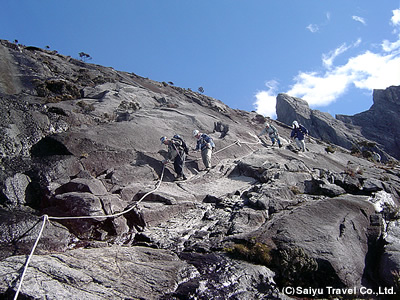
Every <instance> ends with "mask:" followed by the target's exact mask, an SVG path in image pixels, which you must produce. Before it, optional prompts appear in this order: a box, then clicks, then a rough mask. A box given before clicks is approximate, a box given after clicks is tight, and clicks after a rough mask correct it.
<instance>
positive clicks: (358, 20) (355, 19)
mask: <svg viewBox="0 0 400 300" xmlns="http://www.w3.org/2000/svg"><path fill="white" fill-rule="evenodd" d="M352 18H353V20H354V21H357V22H360V23H362V24H364V25H367V22H365V19H364V18H362V17H359V16H352Z"/></svg>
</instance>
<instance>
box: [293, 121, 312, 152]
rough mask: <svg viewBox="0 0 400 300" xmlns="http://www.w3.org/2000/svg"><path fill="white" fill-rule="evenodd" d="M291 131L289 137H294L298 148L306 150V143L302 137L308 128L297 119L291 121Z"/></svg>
mask: <svg viewBox="0 0 400 300" xmlns="http://www.w3.org/2000/svg"><path fill="white" fill-rule="evenodd" d="M292 128H293V129H292V133H291V135H290V137H291V138H294V140H295V141H296V144H297V146H298V147H299V148H300V150H301V151H302V152H305V151H306V143H305V141H304V137H305V136H306V135H307V134H308V130H307V129H306V128H305V127H304V126H303V125H301V124H299V123H298V122H297V121H293V123H292Z"/></svg>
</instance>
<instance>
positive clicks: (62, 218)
mask: <svg viewBox="0 0 400 300" xmlns="http://www.w3.org/2000/svg"><path fill="white" fill-rule="evenodd" d="M241 144H248V145H249V144H253V145H255V144H261V142H260V141H258V142H254V143H250V142H242V141H239V140H237V141H235V142H233V143H232V144H230V145H228V146H226V147H224V148H222V149H220V150H218V151H216V152H214V154H217V153H219V152H222V151H224V150H226V149H228V148H230V147H232V146H234V145H239V146H241ZM196 160H197V159H196ZM193 161H195V160H193ZM164 171H165V165H163V167H162V171H161V175H160V179H159V180H158V182H157V184H156V186H155V188H154V189H153V190H151V191H149V192H147V193H146V194H144V195H143V196H142V197H141V198H140V199H139V200H138V201H137V202H136V203H135V205H133V206H132V207H130V208H128V209H127V210H124V211H122V212H119V213H115V214H111V215H91V216H67V217H53V216H48V215H43V216H42V217H43V222H42V226H41V228H40V231H39V234H38V236H37V238H36V241H35V243H34V245H33V247H32V250H31V252H30V254H29V256H28V257H27V260H26V262H25V266H24V269H23V271H22V274H21V277H20V281H19V284H18V288H17V291H16V293H15V296H14V300H17V299H18V295H19V293H20V291H21V287H22V283H23V281H24V277H25V274H26V270H27V269H28V266H29V263H30V261H31V259H32V256H33V254H34V252H35V250H36V247H37V245H38V243H39V240H40V238H41V237H42V234H43V230H44V228H45V225H46V222H47V221H49V220H76V219H93V218H116V217H119V216H122V215H124V214H126V213H128V212H130V211H131V210H133V209H134V208H135V207H137V206H138V205H139V203H140V202H142V201H143V199H144V198H146V197H147V196H148V195H150V194H152V193H154V192H156V191H157V190H158V189H159V187H160V185H161V182H162V180H163V177H164Z"/></svg>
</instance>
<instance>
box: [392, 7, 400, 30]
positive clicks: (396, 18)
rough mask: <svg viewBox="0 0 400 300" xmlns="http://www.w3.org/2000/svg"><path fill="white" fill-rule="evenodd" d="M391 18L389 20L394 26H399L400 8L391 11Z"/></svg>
mask: <svg viewBox="0 0 400 300" xmlns="http://www.w3.org/2000/svg"><path fill="white" fill-rule="evenodd" d="M392 13H393V16H392V18H391V19H390V21H391V22H392V24H393V25H394V26H397V25H400V8H399V9H395V10H393V11H392Z"/></svg>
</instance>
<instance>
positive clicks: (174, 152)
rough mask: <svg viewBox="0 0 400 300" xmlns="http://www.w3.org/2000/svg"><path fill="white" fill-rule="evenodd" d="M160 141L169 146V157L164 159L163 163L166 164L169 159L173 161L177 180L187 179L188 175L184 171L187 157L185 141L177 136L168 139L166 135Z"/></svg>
mask: <svg viewBox="0 0 400 300" xmlns="http://www.w3.org/2000/svg"><path fill="white" fill-rule="evenodd" d="M160 141H161V144H164V145H167V146H168V153H167V158H166V159H164V160H163V161H162V162H163V164H166V163H167V162H168V161H173V162H174V170H175V172H176V174H177V175H176V178H175V180H186V176H185V174H184V173H183V168H184V165H185V158H186V153H185V148H184V145H183V143H184V142H183V141H182V140H180V139H175V138H172V139H168V138H167V137H166V136H163V137H162V138H161V139H160Z"/></svg>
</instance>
